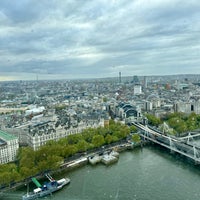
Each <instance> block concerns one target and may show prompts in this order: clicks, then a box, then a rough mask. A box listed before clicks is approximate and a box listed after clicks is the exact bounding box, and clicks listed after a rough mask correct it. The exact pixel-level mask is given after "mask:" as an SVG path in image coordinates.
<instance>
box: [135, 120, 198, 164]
mask: <svg viewBox="0 0 200 200" xmlns="http://www.w3.org/2000/svg"><path fill="white" fill-rule="evenodd" d="M132 124H133V125H134V126H136V127H137V128H138V129H140V130H141V131H140V136H141V137H142V138H143V139H144V140H149V141H151V142H153V143H156V144H159V145H160V146H163V147H165V148H167V149H169V150H170V151H171V152H177V153H179V154H181V155H183V156H185V157H187V158H189V159H191V160H193V161H194V162H195V164H200V144H198V143H197V142H195V138H198V137H200V133H190V134H188V136H185V137H175V136H169V135H165V134H163V133H161V132H159V131H158V130H155V129H153V128H151V127H148V126H147V125H143V124H140V123H136V122H134V123H132Z"/></svg>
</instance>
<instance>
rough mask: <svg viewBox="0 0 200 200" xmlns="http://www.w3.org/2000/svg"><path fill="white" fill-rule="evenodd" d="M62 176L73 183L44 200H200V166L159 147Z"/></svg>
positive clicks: (14, 194)
mask: <svg viewBox="0 0 200 200" xmlns="http://www.w3.org/2000/svg"><path fill="white" fill-rule="evenodd" d="M62 176H63V177H66V176H67V177H69V178H70V179H71V183H70V184H69V185H68V186H66V187H64V188H63V189H62V190H61V191H58V192H57V193H54V194H53V195H52V196H49V197H46V198H44V199H47V200H48V199H51V200H62V199H66V200H104V199H105V200H107V199H111V200H112V199H118V200H119V199H120V200H126V199H127V200H129V199H130V200H199V199H200V167H199V166H195V165H194V164H192V163H189V162H185V161H184V158H180V157H179V156H177V155H176V154H170V153H169V152H167V151H165V150H164V149H160V148H158V147H155V146H149V147H145V148H143V149H140V148H139V149H135V150H133V151H127V152H123V153H121V154H120V158H119V161H118V162H117V163H115V164H113V165H110V166H105V165H103V164H98V165H96V166H90V165H86V166H83V167H81V168H78V169H76V170H73V171H70V172H68V173H67V174H63V175H62ZM62 176H60V177H58V178H61V177H62ZM25 192H26V191H25V188H24V189H21V190H20V191H13V192H11V193H10V194H8V195H7V196H4V197H3V198H2V197H1V200H7V199H9V200H10V199H13V200H14V199H21V196H22V194H24V193H25Z"/></svg>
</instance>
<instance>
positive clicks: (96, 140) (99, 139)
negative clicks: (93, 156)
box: [92, 135, 105, 147]
mask: <svg viewBox="0 0 200 200" xmlns="http://www.w3.org/2000/svg"><path fill="white" fill-rule="evenodd" d="M104 143H105V140H104V137H103V136H102V135H94V136H93V138H92V144H93V145H94V147H100V146H102V145H103V144H104Z"/></svg>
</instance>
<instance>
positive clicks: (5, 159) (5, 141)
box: [0, 130, 19, 164]
mask: <svg viewBox="0 0 200 200" xmlns="http://www.w3.org/2000/svg"><path fill="white" fill-rule="evenodd" d="M18 149H19V141H18V137H16V136H13V135H11V134H8V133H6V132H4V131H1V130H0V164H5V163H9V162H13V161H15V159H16V155H17V151H18Z"/></svg>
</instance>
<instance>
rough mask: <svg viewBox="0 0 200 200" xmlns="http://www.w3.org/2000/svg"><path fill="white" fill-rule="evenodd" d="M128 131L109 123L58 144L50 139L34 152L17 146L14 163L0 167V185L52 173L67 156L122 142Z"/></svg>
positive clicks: (61, 140) (125, 128) (123, 126)
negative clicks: (48, 172) (47, 172)
mask: <svg viewBox="0 0 200 200" xmlns="http://www.w3.org/2000/svg"><path fill="white" fill-rule="evenodd" d="M131 129H133V127H132V128H130V127H128V126H126V125H123V124H121V123H119V122H114V121H113V120H110V122H109V125H108V126H106V127H99V128H89V129H85V130H84V131H83V132H82V133H78V134H73V135H69V136H68V137H66V138H61V139H60V140H59V141H53V140H51V141H49V142H47V143H46V145H44V146H41V147H40V148H39V149H38V150H36V151H34V150H33V149H32V148H31V147H20V148H19V151H18V155H17V160H16V162H15V163H8V164H3V165H0V186H1V187H4V186H8V185H9V184H12V183H15V182H19V181H23V180H25V179H27V178H30V177H32V176H35V175H39V174H42V173H44V172H46V171H49V170H56V169H58V168H59V167H60V164H61V163H63V162H64V160H65V159H67V158H69V157H70V156H72V155H74V154H76V153H81V152H85V151H87V150H90V149H94V148H98V147H101V146H102V145H106V144H111V143H113V142H117V141H119V140H121V139H124V138H126V137H127V136H128V135H129V134H130V130H131Z"/></svg>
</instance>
